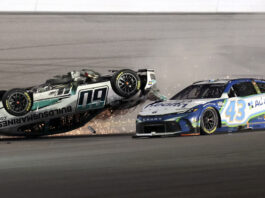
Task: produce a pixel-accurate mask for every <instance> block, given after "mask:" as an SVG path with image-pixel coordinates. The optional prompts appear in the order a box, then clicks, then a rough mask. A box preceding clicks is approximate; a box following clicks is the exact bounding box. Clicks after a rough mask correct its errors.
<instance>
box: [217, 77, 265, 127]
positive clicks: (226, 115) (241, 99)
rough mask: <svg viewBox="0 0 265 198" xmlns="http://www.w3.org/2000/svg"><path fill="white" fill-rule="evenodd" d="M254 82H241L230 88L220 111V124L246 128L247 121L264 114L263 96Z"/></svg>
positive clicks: (264, 98)
mask: <svg viewBox="0 0 265 198" xmlns="http://www.w3.org/2000/svg"><path fill="white" fill-rule="evenodd" d="M258 93H259V88H258V87H257V85H256V83H255V82H254V81H243V82H238V83H235V84H233V85H232V86H231V88H230V90H229V93H228V96H229V98H228V99H227V100H226V102H225V105H224V107H223V109H222V111H221V119H222V124H223V125H226V126H228V127H238V126H247V127H249V121H250V120H252V119H254V118H256V117H257V116H259V115H260V114H261V113H264V102H265V101H264V100H265V97H264V94H258Z"/></svg>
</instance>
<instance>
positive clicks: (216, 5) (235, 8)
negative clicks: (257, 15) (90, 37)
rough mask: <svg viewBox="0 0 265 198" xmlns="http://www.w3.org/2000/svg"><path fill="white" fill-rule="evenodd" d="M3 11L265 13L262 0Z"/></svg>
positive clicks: (64, 1) (68, 2)
mask: <svg viewBox="0 0 265 198" xmlns="http://www.w3.org/2000/svg"><path fill="white" fill-rule="evenodd" d="M0 11H2V12H211V13H219V12H220V13H222V12H264V11H265V1H264V0H138V1H136V0H0Z"/></svg>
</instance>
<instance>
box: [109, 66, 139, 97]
mask: <svg viewBox="0 0 265 198" xmlns="http://www.w3.org/2000/svg"><path fill="white" fill-rule="evenodd" d="M111 86H112V89H113V90H114V92H115V93H116V94H118V95H119V96H121V97H125V98H130V97H132V96H134V95H135V94H137V93H138V91H139V90H140V89H141V79H140V77H139V76H138V75H137V73H136V72H134V71H132V70H130V69H124V70H120V71H118V72H116V73H115V74H114V75H113V76H112V78H111Z"/></svg>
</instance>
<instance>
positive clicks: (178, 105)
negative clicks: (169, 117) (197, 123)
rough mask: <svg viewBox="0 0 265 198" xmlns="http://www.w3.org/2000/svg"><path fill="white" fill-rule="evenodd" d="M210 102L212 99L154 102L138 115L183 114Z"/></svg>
mask: <svg viewBox="0 0 265 198" xmlns="http://www.w3.org/2000/svg"><path fill="white" fill-rule="evenodd" d="M210 101H213V99H193V100H168V101H163V102H155V103H151V104H149V105H146V106H145V107H144V108H143V110H142V111H141V112H140V113H139V115H142V116H150V115H164V114H171V113H184V112H186V111H188V110H189V109H191V108H193V107H195V106H198V105H200V104H205V103H208V102H210Z"/></svg>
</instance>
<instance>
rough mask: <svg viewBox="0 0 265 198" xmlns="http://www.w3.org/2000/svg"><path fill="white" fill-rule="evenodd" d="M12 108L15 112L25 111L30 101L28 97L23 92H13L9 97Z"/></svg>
mask: <svg viewBox="0 0 265 198" xmlns="http://www.w3.org/2000/svg"><path fill="white" fill-rule="evenodd" d="M8 104H9V107H10V109H11V110H12V111H13V112H15V113H23V112H24V111H25V110H26V108H27V106H28V104H29V102H28V99H27V97H26V96H25V95H24V94H23V93H18V92H17V93H13V94H11V95H10V97H9V99H8Z"/></svg>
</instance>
